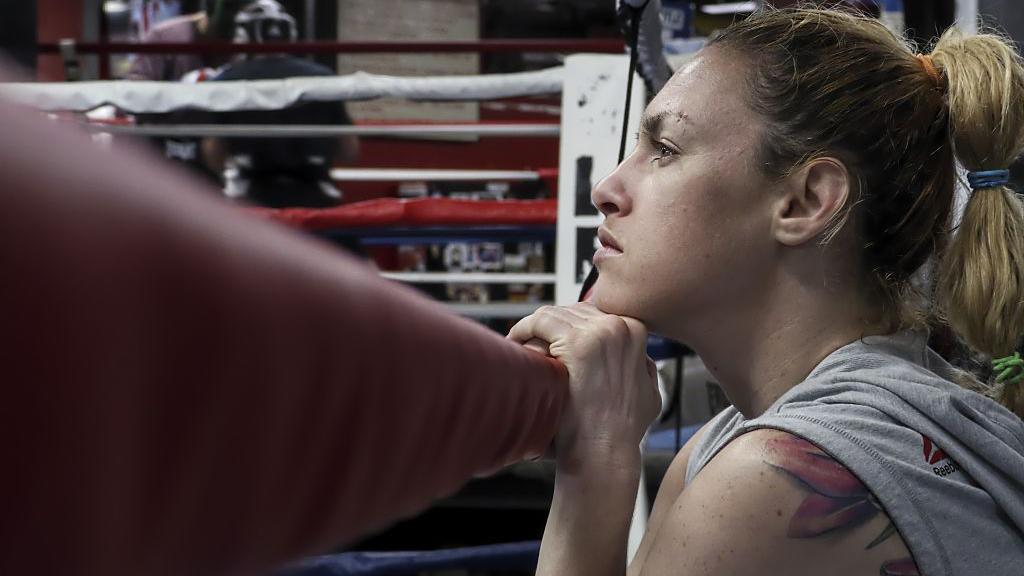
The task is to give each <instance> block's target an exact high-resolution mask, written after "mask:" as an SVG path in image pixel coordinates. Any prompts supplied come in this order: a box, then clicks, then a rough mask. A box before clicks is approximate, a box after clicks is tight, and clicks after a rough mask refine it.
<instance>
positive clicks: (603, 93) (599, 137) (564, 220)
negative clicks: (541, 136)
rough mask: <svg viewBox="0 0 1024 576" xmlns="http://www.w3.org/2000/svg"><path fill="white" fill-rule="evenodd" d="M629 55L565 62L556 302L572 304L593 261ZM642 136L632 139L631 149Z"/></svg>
mask: <svg viewBox="0 0 1024 576" xmlns="http://www.w3.org/2000/svg"><path fill="white" fill-rule="evenodd" d="M628 67H629V57H628V56H620V55H606V54H577V55H573V56H569V57H568V58H566V61H565V82H564V84H563V86H562V136H561V143H560V148H559V160H558V164H559V176H558V246H557V254H556V270H557V271H558V272H557V274H558V277H557V279H556V284H555V302H556V303H557V304H559V305H566V304H572V303H573V302H576V300H577V298H578V297H579V292H580V289H581V288H582V287H583V280H584V279H586V277H587V274H588V273H589V272H590V268H591V267H592V266H593V264H592V263H591V258H592V257H593V255H594V251H595V250H596V248H597V247H598V244H597V227H598V226H599V225H600V224H601V220H602V219H603V218H602V216H601V215H600V213H599V212H598V211H597V209H596V208H595V207H594V205H593V204H592V203H591V202H590V191H591V189H592V188H593V187H594V186H596V185H597V183H598V182H600V181H601V178H603V177H605V176H606V175H608V174H610V173H611V172H612V170H614V169H615V165H616V162H617V160H618V155H619V139H620V138H621V135H622V112H623V109H624V108H623V107H624V106H625V100H626V75H627V74H628ZM644 92H645V90H644V83H643V81H642V80H641V79H640V77H639V76H637V77H636V78H635V79H634V81H633V97H632V100H631V106H632V108H631V110H630V112H629V125H630V126H629V133H630V134H633V133H635V132H636V131H637V129H638V127H639V126H640V115H641V114H642V113H643V109H644ZM635 143H636V140H635V139H634V138H632V137H631V136H630V137H628V138H627V147H626V154H629V152H630V150H632V148H633V146H634V145H635Z"/></svg>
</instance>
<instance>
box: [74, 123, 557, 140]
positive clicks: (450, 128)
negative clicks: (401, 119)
mask: <svg viewBox="0 0 1024 576" xmlns="http://www.w3.org/2000/svg"><path fill="white" fill-rule="evenodd" d="M86 128H87V129H88V130H89V131H91V132H104V133H107V134H131V135H134V136H163V137H185V136H197V137H223V138H316V137H326V136H345V135H350V134H351V135H354V136H450V135H453V134H459V135H467V134H468V135H475V136H502V137H506V138H509V137H542V136H550V137H557V136H558V135H559V133H560V132H561V127H560V126H559V125H557V124H401V125H388V124H383V125H359V126H327V125H321V124H294V125H292V124H234V125H223V124H167V125H162V124H161V125H154V124H146V125H140V126H131V125H115V124H87V125H86Z"/></svg>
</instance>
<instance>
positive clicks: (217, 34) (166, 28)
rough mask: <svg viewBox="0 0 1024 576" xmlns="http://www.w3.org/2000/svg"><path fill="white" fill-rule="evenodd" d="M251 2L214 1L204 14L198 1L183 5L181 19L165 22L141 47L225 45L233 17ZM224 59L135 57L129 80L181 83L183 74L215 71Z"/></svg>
mask: <svg viewBox="0 0 1024 576" xmlns="http://www.w3.org/2000/svg"><path fill="white" fill-rule="evenodd" d="M250 1H251V0H216V2H214V4H213V9H212V10H211V11H210V12H209V13H207V12H206V11H204V10H200V9H199V5H198V2H196V1H195V0H193V1H191V2H183V3H182V12H183V14H182V15H181V16H177V17H174V18H170V19H168V20H164V21H163V22H161V23H159V24H157V25H156V26H154V27H152V28H151V29H149V30H148V31H146V32H145V34H144V35H143V36H142V38H141V39H140V40H139V41H140V42H141V43H143V44H159V43H181V44H191V43H193V42H218V41H221V42H227V41H229V40H231V38H232V35H233V31H234V18H235V14H236V13H238V11H239V10H240V9H241V8H242V7H243V6H245V5H246V4H248V3H249V2H250ZM225 62H226V59H225V57H224V56H222V55H217V54H208V55H206V54H137V55H136V56H135V59H134V61H133V62H132V65H131V68H130V69H129V71H128V76H127V78H128V79H129V80H170V81H178V80H181V79H182V78H183V77H184V76H185V75H186V74H188V73H190V72H192V71H194V70H201V69H205V68H217V67H218V66H221V65H223V64H224V63H225Z"/></svg>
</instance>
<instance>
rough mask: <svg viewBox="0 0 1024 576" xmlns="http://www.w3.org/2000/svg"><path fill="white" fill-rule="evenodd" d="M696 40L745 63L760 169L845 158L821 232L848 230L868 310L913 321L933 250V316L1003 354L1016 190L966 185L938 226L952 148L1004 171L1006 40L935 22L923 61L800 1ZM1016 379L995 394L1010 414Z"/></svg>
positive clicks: (1021, 406)
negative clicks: (844, 186)
mask: <svg viewBox="0 0 1024 576" xmlns="http://www.w3.org/2000/svg"><path fill="white" fill-rule="evenodd" d="M709 45H710V46H715V45H717V46H720V47H722V48H725V49H728V50H732V51H735V52H737V53H738V54H741V55H742V56H744V57H745V58H747V59H748V60H749V62H750V64H751V66H750V73H749V75H748V90H747V92H748V94H747V96H748V98H749V102H750V104H751V106H752V108H753V109H754V110H755V111H757V112H758V113H759V114H760V115H761V116H762V117H763V118H764V120H765V127H764V128H765V137H764V139H763V156H764V158H763V160H764V162H763V163H764V166H765V170H766V171H767V172H768V173H769V174H772V175H775V176H779V177H783V176H785V175H786V174H788V173H790V172H791V171H792V170H793V169H795V168H798V167H800V166H801V165H802V164H803V163H805V162H807V161H808V160H810V159H813V158H815V157H818V156H822V155H826V154H827V155H830V156H834V157H837V158H839V159H840V160H842V161H843V162H844V163H845V164H846V165H847V169H848V170H849V171H850V173H851V174H852V175H853V176H854V178H855V180H856V183H857V186H856V189H855V190H854V191H853V194H852V195H851V196H852V199H851V201H849V202H848V203H847V205H846V206H844V208H843V210H842V211H841V213H840V214H839V215H838V217H837V218H836V219H835V221H834V222H833V224H832V228H831V229H830V230H829V231H827V233H826V234H825V235H824V238H825V240H826V241H827V240H829V239H831V238H832V237H833V236H834V235H835V234H836V233H837V232H838V230H839V229H840V228H841V227H843V226H845V225H847V224H848V223H853V224H854V225H855V226H856V227H857V233H858V237H859V238H860V241H861V248H862V256H861V258H862V262H863V266H862V268H863V271H862V272H863V274H862V276H863V283H864V286H865V287H866V288H867V293H868V295H869V300H870V301H872V302H874V303H876V304H877V305H878V307H879V309H880V311H881V313H882V315H883V317H884V318H886V319H888V320H889V321H890V322H892V323H893V324H894V325H896V326H907V325H913V324H916V323H917V322H919V321H920V319H919V317H918V316H916V315H915V314H914V313H913V310H912V308H911V307H909V306H908V304H907V302H908V301H909V299H910V298H909V297H910V295H912V294H913V288H912V287H911V283H910V278H911V275H912V274H914V272H915V271H917V270H918V269H919V268H920V267H921V266H922V264H924V263H925V262H926V261H927V260H928V259H929V258H931V257H933V256H934V257H935V258H936V260H937V265H938V274H937V286H936V287H935V290H936V294H935V299H934V302H933V305H934V308H935V310H934V312H935V313H936V316H937V317H938V318H942V319H945V321H947V322H948V324H949V326H950V327H951V328H952V329H953V330H954V331H955V332H956V333H957V334H958V335H959V336H960V337H961V338H962V339H963V340H964V342H966V343H967V344H968V345H969V346H970V347H972V348H973V349H975V350H977V351H978V352H980V353H983V354H985V355H988V356H1005V355H1008V354H1010V353H1012V352H1013V350H1014V349H1016V348H1017V345H1018V343H1019V341H1020V338H1021V336H1022V335H1024V306H1022V296H1024V209H1022V204H1021V200H1020V198H1019V197H1018V196H1017V195H1016V194H1015V193H1013V191H1012V190H1010V189H1008V188H1006V187H996V188H986V189H981V190H977V191H974V192H973V194H972V195H971V198H970V200H969V201H968V203H967V208H966V212H965V213H964V215H963V219H962V221H961V223H960V225H959V228H958V230H957V231H955V232H954V231H953V230H952V229H951V227H952V223H951V215H952V208H953V202H954V189H955V184H956V161H957V160H959V161H960V163H961V164H962V165H963V166H964V167H965V168H966V169H967V170H970V171H978V170H990V169H1004V168H1008V167H1009V165H1010V163H1011V162H1012V161H1013V160H1014V159H1015V158H1016V157H1017V156H1018V155H1019V154H1020V153H1021V151H1022V149H1024V67H1022V61H1021V58H1020V56H1018V55H1017V53H1016V52H1015V51H1014V48H1013V47H1012V45H1011V44H1010V43H1009V42H1008V41H1007V40H1005V39H1004V38H1003V37H1001V36H999V35H997V34H992V33H989V34H980V35H976V36H964V35H962V34H960V33H959V32H958V31H956V30H949V31H947V32H946V33H945V34H944V35H943V36H942V37H941V38H940V39H939V41H938V43H937V44H936V46H935V48H934V51H933V52H932V54H931V55H930V56H929V58H930V60H926V59H923V58H921V57H920V56H918V55H917V50H916V49H915V48H914V47H913V46H912V45H911V44H910V42H908V41H907V40H906V39H904V38H901V37H898V36H896V35H894V34H893V33H891V32H890V31H889V30H888V29H886V28H885V27H884V26H883V25H882V24H881V23H880V22H878V21H877V20H875V19H871V18H866V17H863V16H860V15H857V14H853V13H850V12H844V11H840V10H820V9H809V8H793V9H766V10H763V11H761V12H758V13H756V14H754V15H752V16H751V17H749V18H747V19H745V20H743V21H740V22H737V23H735V24H733V25H732V26H730V27H728V28H726V29H724V30H722V31H720V32H718V33H717V34H716V35H714V36H713V37H712V38H711V40H710V41H709ZM966 384H968V385H969V386H970V387H973V388H976V386H973V385H971V383H966ZM1022 385H1024V384H1022ZM1019 386H1020V385H1010V386H1007V387H1005V389H1000V390H998V391H996V393H995V394H994V395H996V396H999V397H1000V399H1001V400H1002V401H1003V403H1004V404H1006V405H1007V406H1008V407H1010V408H1011V409H1012V410H1014V411H1015V412H1016V413H1017V414H1018V415H1024V394H1021V393H1020V391H1019Z"/></svg>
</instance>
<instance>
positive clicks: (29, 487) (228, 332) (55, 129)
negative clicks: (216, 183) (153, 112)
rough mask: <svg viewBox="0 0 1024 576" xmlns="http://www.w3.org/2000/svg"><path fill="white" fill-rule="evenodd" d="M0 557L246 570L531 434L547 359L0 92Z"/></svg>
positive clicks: (544, 420)
mask: <svg viewBox="0 0 1024 576" xmlns="http://www.w3.org/2000/svg"><path fill="white" fill-rule="evenodd" d="M0 174H3V175H4V180H5V182H4V184H3V189H4V191H5V193H4V194H2V198H3V208H2V210H0V267H2V268H0V269H2V270H3V278H4V280H3V281H2V282H0V299H2V301H3V302H4V314H3V320H2V324H3V334H4V337H3V342H2V343H0V359H2V366H3V370H4V374H3V376H2V377H0V380H2V382H3V385H4V398H3V401H2V402H0V438H2V440H0V462H3V464H4V473H3V474H0V494H2V495H3V499H4V507H3V513H2V514H0V535H2V537H0V574H69V575H94V574H95V575H100V574H102V575H105V576H110V575H114V576H117V575H129V574H131V575H135V574H216V573H227V572H231V573H242V574H247V573H256V572H258V571H260V570H262V569H266V568H267V567H268V566H272V565H274V564H276V563H279V562H282V561H284V560H287V559H290V558H295V557H298V556H302V555H307V554H312V553H317V552H322V551H326V550H329V549H331V548H333V547H336V546H338V545H342V544H344V543H346V542H351V541H352V540H353V539H354V538H356V537H358V536H359V535H361V534H364V533H367V532H369V531H373V530H377V529H380V528H381V527H383V526H384V525H386V524H387V523H389V522H391V521H393V520H394V519H397V518H400V517H403V516H407V515H410V514H412V513H414V512H416V511H417V510H419V509H421V508H423V507H424V506H426V505H427V504H428V503H429V502H430V501H431V500H432V499H434V498H438V497H440V496H443V495H446V494H450V493H452V492H453V491H455V490H456V489H457V488H458V487H459V486H460V485H461V484H462V483H463V482H465V481H466V480H467V479H468V478H470V477H471V476H472V475H474V474H478V473H482V472H486V471H491V470H495V469H496V468H498V467H500V466H502V465H503V464H505V463H508V462H510V461H513V460H517V459H520V458H523V457H524V456H527V455H530V454H536V453H540V452H542V451H543V450H544V449H545V447H546V446H548V445H549V442H550V441H551V439H552V436H553V435H554V433H555V430H556V427H557V422H558V417H559V414H560V411H561V407H562V405H563V403H564V401H565V395H566V386H565V382H566V380H567V377H566V374H565V372H564V368H563V367H562V366H561V364H559V363H557V362H555V361H554V360H551V359H548V358H545V357H542V356H541V355H539V354H536V353H534V352H531V351H528V350H526V349H524V348H522V347H521V346H518V345H515V344H513V343H511V342H508V341H506V340H505V339H503V338H502V337H501V336H499V335H497V334H495V333H493V332H491V331H489V330H487V329H485V328H484V327H482V326H480V325H478V324H476V323H474V322H471V321H469V320H465V319H461V318H458V317H456V316H454V315H452V314H450V313H449V312H447V311H446V310H445V309H444V308H443V306H441V305H440V304H438V303H435V302H432V301H430V300H427V299H425V298H423V297H421V296H419V295H417V294H416V293H415V292H413V291H412V290H410V289H408V288H406V287H403V286H400V285H398V284H395V283H390V282H387V281H384V280H382V279H380V278H379V276H377V275H376V274H375V273H374V272H373V271H371V270H369V269H368V268H366V267H365V266H364V265H362V264H361V263H359V262H357V261H355V260H353V259H349V258H347V257H345V256H343V255H341V254H339V253H338V252H337V251H335V250H332V249H331V248H330V247H328V246H326V245H323V244H321V243H319V242H317V241H314V240H312V239H309V238H306V237H304V236H302V235H301V234H298V233H295V232H292V231H289V230H287V229H283V228H281V227H279V226H274V225H273V224H271V223H269V222H266V221H264V220H261V219H259V218H254V217H252V216H251V215H245V214H242V213H240V211H239V210H237V209H235V208H233V207H231V206H228V205H225V204H222V203H221V202H219V201H217V200H216V199H215V198H213V196H214V194H213V192H212V191H207V190H204V189H203V186H204V184H202V183H200V182H199V181H198V180H194V179H191V178H190V177H188V176H186V175H184V174H182V173H178V172H174V171H172V169H171V168H169V167H167V166H164V165H162V164H160V163H159V162H158V161H157V160H155V159H150V158H148V157H145V156H144V155H142V154H141V153H136V151H134V150H120V149H115V150H113V151H103V150H100V149H98V148H96V147H95V146H93V145H91V143H90V142H89V141H88V138H87V136H85V135H83V134H76V133H73V131H72V130H71V129H69V128H68V127H66V126H58V125H52V124H50V125H47V123H46V122H45V121H42V120H39V119H38V118H37V115H36V114H33V113H30V112H26V111H23V110H14V109H11V108H9V107H6V106H0Z"/></svg>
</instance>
